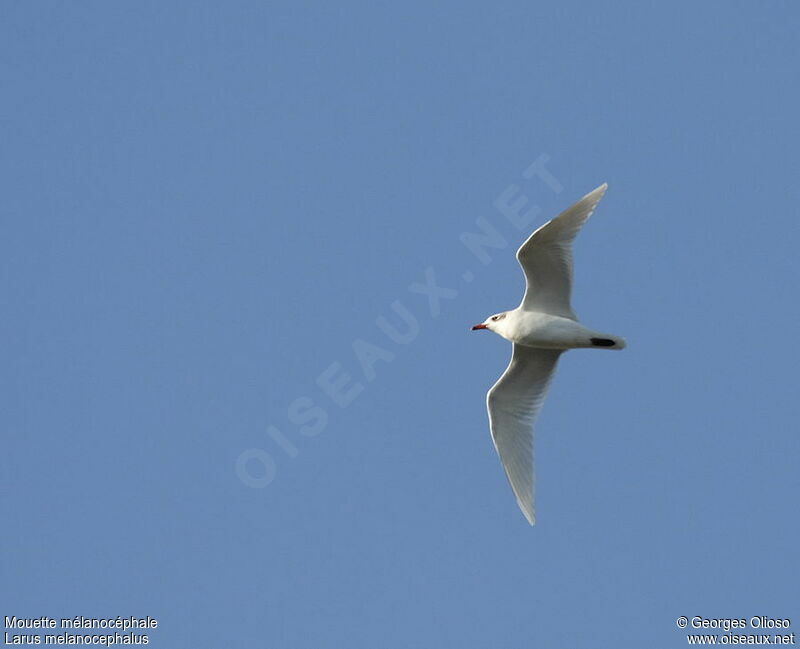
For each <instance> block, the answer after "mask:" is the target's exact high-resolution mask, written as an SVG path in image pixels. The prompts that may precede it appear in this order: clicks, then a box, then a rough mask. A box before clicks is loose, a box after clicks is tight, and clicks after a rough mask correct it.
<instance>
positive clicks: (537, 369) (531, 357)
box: [486, 344, 562, 525]
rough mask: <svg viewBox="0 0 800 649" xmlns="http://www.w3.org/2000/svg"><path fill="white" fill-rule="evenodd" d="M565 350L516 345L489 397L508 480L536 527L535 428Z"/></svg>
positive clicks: (495, 437)
mask: <svg viewBox="0 0 800 649" xmlns="http://www.w3.org/2000/svg"><path fill="white" fill-rule="evenodd" d="M561 353H562V350H558V349H557V350H551V349H536V348H533V347H525V346H523V345H516V344H515V345H514V351H513V353H512V355H511V362H510V363H509V365H508V367H507V368H506V371H505V372H503V376H501V377H500V379H499V380H498V381H497V383H495V384H494V386H492V389H491V390H489V393H488V394H487V395H486V406H487V409H488V410H489V427H490V428H491V431H492V440H493V441H494V447H495V448H496V449H497V454H498V455H499V456H500V461H501V462H502V463H503V468H504V469H505V472H506V475H507V476H508V481H509V482H510V483H511V488H512V489H513V490H514V495H515V496H516V497H517V504H518V505H519V508H520V509H521V510H522V513H523V514H525V518H527V519H528V522H529V523H530V524H531V525H533V523H534V520H535V518H534V511H533V425H534V423H535V422H536V417H537V415H538V414H539V410H540V409H541V407H542V402H543V401H544V397H545V395H546V394H547V388H548V386H549V385H550V379H551V378H552V377H553V372H554V370H555V368H556V363H557V362H558V357H559V356H560V355H561Z"/></svg>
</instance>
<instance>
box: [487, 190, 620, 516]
mask: <svg viewBox="0 0 800 649" xmlns="http://www.w3.org/2000/svg"><path fill="white" fill-rule="evenodd" d="M607 188H608V185H607V184H606V183H603V184H602V185H600V187H598V188H597V189H595V190H594V191H593V192H590V193H589V194H586V196H584V197H583V198H582V199H581V200H579V201H578V202H577V203H575V204H574V205H573V206H572V207H570V208H568V209H566V210H565V211H563V212H562V213H561V214H559V215H558V216H557V217H556V218H554V219H552V220H550V221H548V222H547V223H545V224H544V225H543V226H541V227H540V228H539V229H538V230H536V231H535V232H534V233H533V234H532V235H531V236H530V237H528V240H527V241H526V242H525V243H523V244H522V246H521V247H520V249H519V250H517V261H519V263H520V266H522V270H523V272H524V273H525V282H526V287H525V295H524V297H523V298H522V303H521V304H520V305H519V306H518V307H517V308H516V309H513V310H512V311H504V312H502V313H497V314H495V315H493V316H489V317H488V318H486V320H484V321H483V322H482V323H481V324H476V325H475V326H474V327H472V329H473V331H474V330H476V329H488V330H489V331H493V332H495V333H496V334H498V335H500V336H502V337H503V338H505V339H506V340H510V341H511V342H512V343H513V350H512V353H511V362H510V363H509V364H508V367H507V368H506V371H505V372H504V373H503V375H502V376H501V377H500V378H499V379H498V381H497V383H495V384H494V386H492V388H491V390H489V392H488V393H487V395H486V407H487V409H488V411H489V428H490V429H491V433H492V440H493V441H494V447H495V449H497V454H498V455H499V456H500V461H501V462H502V463H503V468H504V469H505V472H506V476H508V481H509V482H510V483H511V488H512V489H513V491H514V495H515V496H516V498H517V504H518V505H519V508H520V509H521V510H522V513H523V514H524V515H525V518H526V519H528V522H529V523H530V524H531V525H533V524H534V522H535V520H536V519H535V513H534V507H533V501H534V498H533V482H534V480H533V477H534V476H533V427H534V424H535V423H536V417H537V416H538V414H539V410H540V409H541V407H542V403H543V402H544V398H545V395H546V393H547V388H548V387H549V385H550V380H551V379H552V378H553V373H554V372H555V369H556V364H557V363H558V359H559V357H560V356H561V354H562V353H564V352H565V351H566V350H568V349H577V348H580V347H597V348H601V349H624V348H625V340H624V339H623V338H620V337H619V336H614V335H611V334H607V333H600V332H598V331H594V330H593V329H589V328H587V327H584V326H583V325H582V324H580V323H579V322H578V318H577V316H576V315H575V312H574V311H573V310H572V307H571V306H570V294H571V292H572V241H573V240H574V239H575V236H576V235H577V234H578V231H579V230H580V228H581V226H582V225H583V224H584V223H585V222H586V220H587V219H588V218H589V216H591V214H592V212H593V211H594V209H595V207H596V206H597V203H598V202H599V201H600V199H601V198H602V197H603V194H605V192H606V189H607Z"/></svg>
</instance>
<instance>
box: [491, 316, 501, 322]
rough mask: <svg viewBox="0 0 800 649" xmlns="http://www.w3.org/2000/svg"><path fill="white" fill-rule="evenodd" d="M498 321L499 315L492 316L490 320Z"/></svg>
mask: <svg viewBox="0 0 800 649" xmlns="http://www.w3.org/2000/svg"><path fill="white" fill-rule="evenodd" d="M499 319H500V316H499V315H493V316H492V320H494V321H497V320H499Z"/></svg>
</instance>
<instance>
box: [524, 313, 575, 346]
mask: <svg viewBox="0 0 800 649" xmlns="http://www.w3.org/2000/svg"><path fill="white" fill-rule="evenodd" d="M515 324H516V326H515V327H514V330H513V332H510V333H512V336H513V337H512V336H509V339H510V340H511V341H512V342H515V343H518V344H520V345H526V346H528V347H541V348H544V349H572V348H574V347H585V346H586V341H587V337H588V335H589V334H590V333H591V330H590V329H587V328H586V327H584V326H583V325H582V324H580V323H578V322H575V320H570V319H569V318H562V317H561V316H555V315H548V314H546V313H536V312H524V313H522V314H521V315H520V318H519V321H518V322H517V323H515Z"/></svg>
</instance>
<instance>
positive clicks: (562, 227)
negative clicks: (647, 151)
mask: <svg viewBox="0 0 800 649" xmlns="http://www.w3.org/2000/svg"><path fill="white" fill-rule="evenodd" d="M607 188H608V185H607V184H606V183H603V184H602V185H600V187H598V188H597V189H595V190H594V191H593V192H590V193H588V194H586V196H584V197H583V198H582V199H581V200H579V201H578V202H577V203H575V204H574V205H573V206H572V207H569V208H567V209H566V210H564V211H563V212H561V214H559V215H558V216H557V217H555V218H554V219H551V220H550V221H548V222H547V223H545V224H544V225H543V226H542V227H540V228H539V229H538V230H536V231H535V232H534V233H533V234H532V235H531V236H530V237H528V240H527V241H526V242H525V243H523V244H522V246H520V249H519V250H517V261H519V264H520V266H522V270H523V272H524V273H525V283H526V287H525V296H524V297H523V298H522V304H521V305H520V306H521V307H522V308H523V309H526V310H528V311H542V312H544V313H549V314H552V315H558V316H562V317H564V318H571V319H573V320H577V317H576V316H575V312H574V311H573V310H572V307H571V306H570V298H571V295H572V241H573V240H574V239H575V236H576V235H577V234H578V231H579V230H580V229H581V226H582V225H583V224H584V223H586V220H587V219H588V218H589V217H590V216H591V215H592V212H593V211H594V208H595V207H596V206H597V203H598V202H599V201H600V199H601V198H603V194H605V192H606V189H607Z"/></svg>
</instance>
